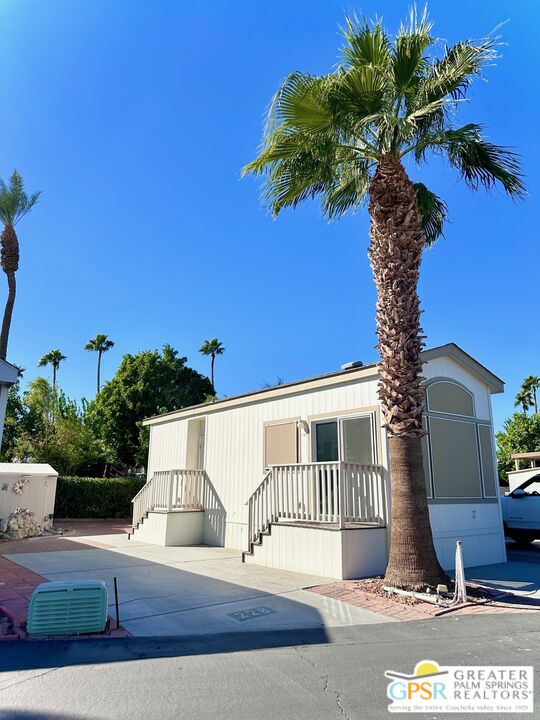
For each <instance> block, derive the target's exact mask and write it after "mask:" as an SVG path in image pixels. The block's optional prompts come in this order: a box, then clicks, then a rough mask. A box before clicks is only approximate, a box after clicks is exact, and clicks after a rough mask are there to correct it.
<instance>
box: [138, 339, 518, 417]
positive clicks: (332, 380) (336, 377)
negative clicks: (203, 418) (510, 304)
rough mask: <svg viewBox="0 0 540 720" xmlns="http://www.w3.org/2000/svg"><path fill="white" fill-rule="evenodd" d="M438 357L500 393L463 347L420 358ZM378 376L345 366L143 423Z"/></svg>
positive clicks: (370, 368)
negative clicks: (443, 358) (475, 376)
mask: <svg viewBox="0 0 540 720" xmlns="http://www.w3.org/2000/svg"><path fill="white" fill-rule="evenodd" d="M439 357H451V358H453V359H454V360H456V361H457V362H459V363H461V364H462V365H464V366H465V367H466V368H467V369H469V370H472V371H473V372H475V373H476V374H477V375H479V376H480V377H481V378H482V379H483V380H484V382H485V383H486V385H488V386H489V388H490V390H491V392H492V393H493V394H495V393H501V392H503V390H504V382H503V381H502V380H501V379H500V378H499V377H497V376H496V375H494V374H493V373H492V372H491V371H490V370H488V369H487V368H486V367H484V365H482V364H481V363H479V362H478V361H477V360H475V359H474V358H473V357H472V356H471V355H469V354H468V353H466V352H465V351H464V350H462V349H461V348H460V347H459V346H458V345H456V344H455V343H447V344H446V345H440V346H438V347H435V348H430V349H428V350H424V351H423V352H422V360H423V361H424V362H428V361H429V360H434V359H435V358H439ZM373 375H377V363H371V364H369V365H363V366H362V367H353V368H347V369H345V370H337V371H336V372H332V373H327V374H326V375H318V376H316V377H312V378H308V379H306V380H296V381H295V382H290V383H284V384H283V385H276V386H274V387H271V388H264V389H263V390H255V391H252V392H249V393H244V394H242V395H235V396H233V397H228V398H223V399H222V400H215V401H214V402H210V403H202V404H200V405H191V406H189V407H186V408H182V409H180V410H172V411H171V412H167V413H163V414H162V415H154V416H153V417H150V418H147V419H146V420H144V421H143V424H144V425H157V424H159V423H161V422H168V421H170V420H175V419H176V418H181V417H187V416H190V415H206V414H208V413H211V412H216V411H218V410H224V409H226V408H228V407H234V406H237V405H245V404H247V403H249V402H258V401H261V400H271V399H274V398H276V397H279V396H280V395H289V394H290V393H291V392H297V391H298V390H306V391H307V390H312V389H315V388H321V387H326V386H331V385H338V384H340V383H343V382H350V381H353V380H360V379H363V378H367V377H371V376H373Z"/></svg>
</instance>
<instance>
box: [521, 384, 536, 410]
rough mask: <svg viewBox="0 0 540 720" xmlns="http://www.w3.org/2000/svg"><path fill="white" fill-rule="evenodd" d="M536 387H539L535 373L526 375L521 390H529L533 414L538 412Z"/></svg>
mask: <svg viewBox="0 0 540 720" xmlns="http://www.w3.org/2000/svg"><path fill="white" fill-rule="evenodd" d="M538 388H540V377H538V376H537V375H528V376H527V377H526V378H525V380H524V381H523V385H522V386H521V390H522V391H525V392H529V393H530V395H531V400H532V405H533V406H534V413H535V415H536V414H538V401H537V397H536V392H537V390H538Z"/></svg>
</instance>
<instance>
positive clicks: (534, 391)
mask: <svg viewBox="0 0 540 720" xmlns="http://www.w3.org/2000/svg"><path fill="white" fill-rule="evenodd" d="M532 393H533V403H534V414H535V415H537V414H538V404H537V402H536V388H535V387H533V389H532Z"/></svg>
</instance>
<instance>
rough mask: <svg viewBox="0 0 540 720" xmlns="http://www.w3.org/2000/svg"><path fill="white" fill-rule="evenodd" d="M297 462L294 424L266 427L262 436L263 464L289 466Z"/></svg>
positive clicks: (266, 465) (287, 423)
mask: <svg viewBox="0 0 540 720" xmlns="http://www.w3.org/2000/svg"><path fill="white" fill-rule="evenodd" d="M296 462H298V441H297V428H296V422H295V421H294V422H286V423H280V424H279V425H267V426H266V427H265V434H264V464H265V467H268V466H269V465H290V464H291V463H296Z"/></svg>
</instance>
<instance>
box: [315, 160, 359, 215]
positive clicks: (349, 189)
mask: <svg viewBox="0 0 540 720" xmlns="http://www.w3.org/2000/svg"><path fill="white" fill-rule="evenodd" d="M370 169H371V166H370V165H369V164H368V163H365V162H361V161H356V162H354V163H346V164H342V165H340V166H339V167H338V168H337V169H336V173H335V176H334V179H333V182H332V183H331V185H330V186H329V187H327V188H326V189H325V192H324V195H323V201H322V210H323V213H324V214H325V215H326V217H327V218H328V219H329V220H335V219H337V218H339V217H341V216H342V215H344V214H345V213H347V212H349V211H354V210H356V209H357V208H358V207H359V206H360V205H362V204H363V203H364V202H365V201H366V199H367V197H368V193H369V186H370V183H371V172H370Z"/></svg>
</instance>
